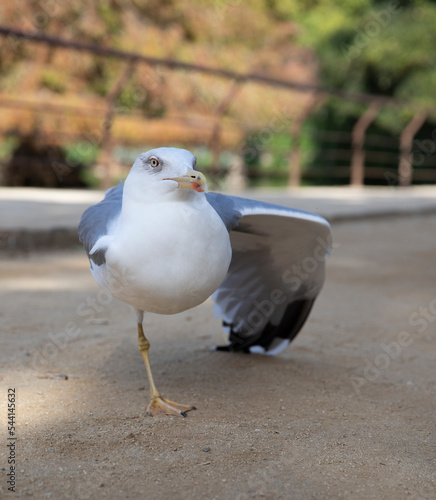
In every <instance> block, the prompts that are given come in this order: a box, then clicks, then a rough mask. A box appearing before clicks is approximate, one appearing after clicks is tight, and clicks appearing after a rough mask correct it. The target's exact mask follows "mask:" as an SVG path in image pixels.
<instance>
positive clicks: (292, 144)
mask: <svg viewBox="0 0 436 500" xmlns="http://www.w3.org/2000/svg"><path fill="white" fill-rule="evenodd" d="M0 35H2V36H3V37H5V39H6V40H9V41H11V40H12V41H13V43H15V45H16V44H17V40H27V41H28V42H30V43H39V44H46V45H48V46H50V47H54V48H56V47H58V48H62V49H67V50H72V51H81V52H87V53H91V54H95V55H97V56H99V57H104V58H117V59H120V60H122V61H123V62H124V68H123V69H122V71H121V72H120V74H119V75H118V78H117V80H116V81H115V83H114V85H113V86H112V88H111V89H110V90H109V92H108V93H107V95H106V97H105V98H104V99H94V100H93V101H92V102H89V101H86V100H83V103H81V104H79V105H70V104H60V103H48V102H38V101H35V102H29V101H28V100H25V99H21V98H17V97H16V96H10V95H5V94H0V109H8V108H9V109H11V108H12V109H17V110H24V111H29V112H32V113H43V114H44V115H50V114H51V115H53V116H58V117H64V118H65V119H68V117H69V116H80V117H83V119H86V120H91V121H92V120H94V121H98V122H99V123H101V124H102V125H100V126H99V134H98V137H89V136H88V137H86V136H85V137H84V136H83V134H81V133H77V132H76V133H74V132H68V131H67V132H65V131H64V130H61V129H59V128H57V127H56V126H55V127H53V128H52V129H51V130H45V131H44V134H45V135H46V136H47V137H46V139H47V140H48V141H49V142H50V141H52V142H53V141H55V140H61V141H62V140H63V141H66V140H85V141H88V142H93V143H94V144H96V145H98V147H99V149H100V150H101V154H100V158H99V163H100V164H101V166H102V169H103V175H102V177H103V185H104V187H107V186H108V185H109V184H110V183H111V180H112V177H113V174H114V171H113V165H114V159H117V160H118V161H117V162H116V163H117V164H118V165H121V168H122V167H123V165H125V166H126V167H127V166H130V165H131V158H130V157H129V155H122V154H115V153H116V150H114V147H115V141H114V122H115V120H116V119H117V118H118V117H120V116H121V115H122V111H123V110H120V109H118V108H117V106H116V101H117V98H118V97H119V95H120V94H121V92H122V90H123V88H124V87H125V85H127V83H128V82H129V79H130V78H131V77H132V74H133V73H134V71H135V68H136V67H137V66H138V65H141V64H146V65H149V66H151V67H153V66H156V65H159V66H161V67H166V68H168V69H170V70H173V71H177V70H183V71H192V72H199V73H204V74H207V75H212V76H214V77H216V78H224V79H228V80H230V82H231V83H230V85H229V89H228V93H227V94H226V95H225V96H224V98H223V99H222V101H221V102H220V103H219V105H218V106H217V107H216V110H215V112H214V114H213V115H212V116H192V115H190V114H189V112H187V114H186V115H184V114H182V113H181V114H179V115H166V116H165V117H164V118H162V117H159V116H157V115H156V116H155V115H150V114H144V113H143V112H141V111H139V110H134V109H133V110H129V116H131V117H137V119H138V120H148V121H152V120H155V121H156V120H161V121H162V120H164V121H165V123H180V124H181V125H183V124H185V125H189V127H192V128H193V129H194V130H195V129H196V128H197V129H198V130H199V131H200V130H201V132H202V134H201V136H202V140H201V141H198V140H196V138H195V134H194V136H193V137H191V138H187V137H185V136H180V137H175V139H174V142H175V143H177V144H183V145H185V146H187V147H189V146H201V145H202V146H204V147H206V148H208V151H209V161H208V163H209V170H210V172H209V173H210V174H211V175H212V176H213V177H214V178H218V177H220V176H221V177H222V176H223V174H225V175H228V176H230V178H231V179H230V185H231V186H236V187H237V186H241V187H243V185H244V184H245V181H244V179H245V180H246V177H247V176H249V177H250V178H251V179H254V181H256V180H257V179H258V180H260V181H261V180H262V178H265V179H266V178H268V179H269V180H271V178H272V177H273V178H275V179H276V180H277V183H281V184H283V183H286V184H287V185H290V186H298V185H300V184H301V183H302V181H303V182H304V181H307V182H310V181H313V180H315V179H323V182H324V183H330V184H335V183H346V182H348V183H350V184H351V185H354V186H361V185H363V184H365V183H369V184H371V183H386V184H390V185H400V186H407V185H410V184H411V183H412V182H425V183H435V182H436V131H433V133H432V134H431V136H430V137H427V138H424V139H421V140H417V139H416V136H417V133H418V132H419V130H420V129H421V127H422V126H423V125H424V123H425V122H426V119H427V117H428V116H429V114H430V111H431V112H433V111H434V110H430V111H427V110H424V109H420V108H416V110H415V114H414V116H413V118H412V119H411V121H410V122H409V123H408V124H407V125H406V127H405V128H404V130H403V131H402V133H401V135H400V136H399V137H398V138H393V137H392V136H382V135H377V134H373V133H369V132H368V130H369V129H370V127H371V124H372V123H373V122H374V120H375V119H376V117H377V115H378V114H379V113H380V111H381V109H382V108H383V107H384V106H397V107H398V106H400V107H402V106H406V105H407V106H408V108H409V109H410V103H405V102H401V101H399V100H397V99H393V98H390V97H386V96H377V95H371V94H365V93H357V92H348V91H344V90H340V89H331V88H325V87H321V86H317V85H313V84H307V83H301V82H296V81H290V80H281V79H277V78H272V77H268V76H265V75H261V74H256V73H249V74H239V73H236V72H233V71H230V70H226V69H221V68H211V67H207V66H203V65H199V64H190V63H185V62H182V61H177V60H173V59H161V58H153V57H147V56H143V55H141V54H137V53H133V52H126V51H121V50H117V49H112V48H107V47H102V46H98V45H93V44H86V43H82V42H79V41H75V40H65V39H61V38H58V37H52V36H48V35H44V34H41V33H26V32H23V31H19V30H15V29H11V28H8V27H2V26H0ZM248 82H256V83H257V84H261V85H267V86H272V87H280V88H284V89H289V90H292V91H294V92H295V91H297V92H301V93H310V94H311V95H312V96H313V103H312V105H310V106H308V107H307V109H306V110H305V111H304V112H303V113H301V114H300V115H299V116H298V117H296V118H294V119H293V120H292V121H291V122H290V123H289V124H288V129H287V131H286V133H287V134H288V135H289V142H288V144H287V145H285V146H281V147H279V146H275V148H274V150H272V147H271V145H270V144H269V143H268V141H267V140H265V133H264V134H263V136H262V134H258V139H257V143H256V139H254V144H252V145H251V146H250V147H247V144H246V140H245V139H241V138H245V137H247V135H249V134H250V132H252V131H250V130H247V127H246V126H244V125H243V124H242V123H238V121H237V120H231V119H229V118H228V117H227V116H226V111H227V110H228V108H229V106H230V105H231V103H232V102H233V101H234V99H236V98H237V96H238V93H239V92H240V91H241V90H242V89H243V87H244V85H245V84H247V83H248ZM331 96H334V97H339V98H341V99H344V100H349V101H353V102H359V103H363V104H365V105H366V106H367V107H366V111H365V112H364V113H363V114H362V115H361V117H360V118H359V119H358V120H357V121H356V123H355V124H354V125H353V126H352V128H351V130H350V131H348V132H344V131H334V130H328V131H327V130H316V131H312V134H314V135H315V136H316V138H317V140H318V143H319V144H321V145H322V147H321V150H320V151H319V152H318V153H319V154H318V156H317V158H316V159H315V161H312V162H311V164H310V166H309V167H308V168H305V169H304V171H302V163H303V161H302V158H304V157H306V156H307V151H305V147H307V146H305V141H304V134H305V132H304V126H305V122H306V120H307V119H308V117H309V116H310V114H311V112H312V109H313V108H314V107H315V106H316V105H318V104H319V103H321V105H322V101H323V100H325V99H326V98H327V97H331ZM266 128H268V125H267V124H266ZM229 130H232V131H233V132H235V131H236V133H235V137H239V138H240V140H239V141H236V146H235V147H233V148H231V149H232V150H231V151H230V152H229V151H224V150H225V148H224V145H223V140H222V139H223V136H224V135H225V134H226V133H228V132H229ZM6 132H7V127H6V128H4V127H3V125H2V124H1V123H0V134H1V135H4V134H5V133H6ZM268 133H269V132H268V130H267V133H266V135H268ZM259 137H260V138H259ZM262 137H263V138H262ZM199 142H200V143H199ZM133 146H138V147H140V146H143V144H139V143H138V144H136V145H135V144H134V145H133ZM253 150H254V151H255V153H253ZM227 153H230V154H227ZM226 154H227V156H226ZM254 154H255V155H257V156H258V157H259V158H260V164H261V166H262V164H263V168H254V167H253V161H252V160H253V158H252V157H253V155H254ZM223 156H224V157H226V158H227V160H226V159H224V160H223ZM250 156H251V158H250ZM277 156H278V157H280V158H281V162H282V163H285V164H286V168H284V169H281V170H280V169H278V170H277V169H276V170H274V172H273V169H271V168H269V164H271V157H277ZM21 161H23V162H25V161H27V162H31V161H32V158H31V157H26V156H25V155H22V156H21ZM52 166H53V165H52ZM257 166H258V165H257ZM414 167H418V168H414ZM56 168H58V170H59V171H58V172H56ZM68 168H72V167H71V165H63V166H62V165H61V166H59V165H58V166H57V167H54V170H55V173H56V175H57V176H58V177H59V175H61V176H62V175H65V174H66V173H68ZM232 179H233V181H232ZM241 179H242V180H241Z"/></svg>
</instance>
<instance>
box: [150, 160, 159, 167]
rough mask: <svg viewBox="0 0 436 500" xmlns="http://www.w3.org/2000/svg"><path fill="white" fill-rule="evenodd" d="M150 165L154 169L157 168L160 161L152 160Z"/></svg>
mask: <svg viewBox="0 0 436 500" xmlns="http://www.w3.org/2000/svg"><path fill="white" fill-rule="evenodd" d="M150 165H151V166H152V167H153V168H156V167H158V166H159V160H158V159H157V158H152V159H151V160H150Z"/></svg>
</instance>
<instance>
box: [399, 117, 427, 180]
mask: <svg viewBox="0 0 436 500" xmlns="http://www.w3.org/2000/svg"><path fill="white" fill-rule="evenodd" d="M426 118H427V113H426V112H425V111H423V110H421V111H418V112H417V113H416V114H415V115H414V117H413V118H412V119H411V120H410V122H409V123H408V124H407V125H406V126H405V127H404V130H403V131H402V132H401V136H400V161H399V164H398V180H399V184H400V186H410V184H411V183H412V177H413V155H412V149H413V139H414V137H415V135H416V134H417V132H418V130H419V129H420V128H421V127H422V126H423V125H424V122H425V120H426Z"/></svg>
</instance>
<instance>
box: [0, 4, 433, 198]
mask: <svg viewBox="0 0 436 500" xmlns="http://www.w3.org/2000/svg"><path fill="white" fill-rule="evenodd" d="M0 24H1V27H0V44H1V45H0V113H1V120H0V184H1V185H3V186H37V187H50V188H72V187H74V188H76V187H79V188H89V187H91V188H106V187H108V186H110V185H112V184H114V183H116V182H117V181H118V179H119V178H123V177H125V176H126V175H127V172H128V170H129V168H130V166H131V164H132V163H133V161H134V159H135V157H136V156H137V154H138V153H139V152H141V151H144V150H147V149H150V148H152V147H158V146H165V145H171V146H179V147H184V148H188V149H190V150H192V151H193V152H194V153H195V154H196V155H197V158H198V168H199V169H201V170H203V171H204V172H205V173H206V174H207V175H208V177H209V179H210V180H211V183H212V185H213V187H214V188H215V189H220V188H221V189H228V190H242V189H245V188H250V187H258V186H262V187H275V186H282V187H283V186H300V185H347V184H352V185H354V186H361V185H382V186H387V185H388V186H407V185H410V184H434V183H435V182H436V97H435V93H434V89H435V88H436V30H435V29H434V27H435V26H436V2H434V1H430V0H421V1H419V0H417V1H413V2H412V1H405V0H401V1H400V0H398V1H397V0H391V1H388V2H385V1H376V0H344V1H342V2H334V1H332V0H311V1H308V2H302V1H297V0H255V1H252V2H242V1H241V0H214V1H205V0H189V1H188V0H149V1H146V0H94V1H92V2H87V3H86V4H85V3H83V2H76V1H70V2H61V1H60V0H35V1H30V0H17V1H15V2H3V4H2V5H1V6H0Z"/></svg>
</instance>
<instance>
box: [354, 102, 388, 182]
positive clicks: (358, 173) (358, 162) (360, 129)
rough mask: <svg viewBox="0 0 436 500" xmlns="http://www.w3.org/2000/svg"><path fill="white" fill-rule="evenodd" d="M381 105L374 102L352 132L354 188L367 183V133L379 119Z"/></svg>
mask: <svg viewBox="0 0 436 500" xmlns="http://www.w3.org/2000/svg"><path fill="white" fill-rule="evenodd" d="M380 108H381V103H380V102H377V101H373V102H372V103H371V104H370V105H369V107H368V108H367V109H366V111H365V112H364V113H363V115H362V116H361V117H360V118H359V119H358V120H357V122H356V123H355V125H354V127H353V130H352V132H351V142H352V148H353V154H352V157H351V172H350V184H351V185H352V186H363V184H364V181H365V150H364V149H363V146H364V145H365V133H366V131H367V129H368V127H369V126H370V125H371V123H372V122H373V121H374V120H375V118H376V117H377V115H378V113H379V111H380Z"/></svg>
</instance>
